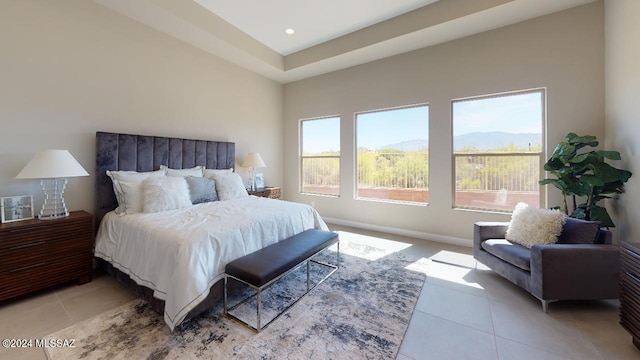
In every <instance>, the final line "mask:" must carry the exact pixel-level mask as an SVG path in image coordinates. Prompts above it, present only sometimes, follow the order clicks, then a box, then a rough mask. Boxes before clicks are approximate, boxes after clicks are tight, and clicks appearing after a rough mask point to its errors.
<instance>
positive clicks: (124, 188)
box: [113, 180, 143, 214]
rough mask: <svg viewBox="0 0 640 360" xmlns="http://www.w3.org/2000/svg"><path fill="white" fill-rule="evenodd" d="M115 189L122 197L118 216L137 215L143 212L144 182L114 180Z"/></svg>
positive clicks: (117, 211) (119, 201) (119, 199)
mask: <svg viewBox="0 0 640 360" xmlns="http://www.w3.org/2000/svg"><path fill="white" fill-rule="evenodd" d="M113 189H114V190H115V192H116V194H119V196H120V197H119V198H118V205H119V206H118V208H117V209H116V213H117V214H135V213H139V212H141V211H142V197H143V194H142V181H136V182H131V181H120V180H113ZM116 196H118V195H116Z"/></svg>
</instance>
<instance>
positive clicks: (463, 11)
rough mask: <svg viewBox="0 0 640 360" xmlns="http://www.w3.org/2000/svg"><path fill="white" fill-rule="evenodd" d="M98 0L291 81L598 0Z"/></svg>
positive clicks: (230, 58) (225, 56) (213, 51)
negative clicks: (289, 29) (290, 33)
mask: <svg viewBox="0 0 640 360" xmlns="http://www.w3.org/2000/svg"><path fill="white" fill-rule="evenodd" d="M93 1H94V2H96V3H98V4H101V5H102V6H105V7H107V8H110V9H112V10H114V11H117V12H119V13H121V14H123V15H125V16H128V17H130V18H132V19H134V20H136V21H138V22H140V23H143V24H145V25H147V26H150V27H152V28H154V29H156V30H158V31H161V32H164V33H166V34H168V35H170V36H173V37H174V38H177V39H179V40H181V41H184V42H186V43H188V44H191V45H193V46H196V47H198V48H200V49H202V50H204V51H207V52H209V53H211V54H214V55H216V56H218V57H221V58H223V59H226V60H228V61H230V62H233V63H234V64H237V65H239V66H241V67H244V68H247V69H249V70H251V71H254V72H256V73H259V74H261V75H263V76H266V77H268V78H271V79H273V80H275V81H278V82H281V83H288V82H292V81H297V80H300V79H304V78H308V77H311V76H316V75H320V74H324V73H328V72H332V71H336V70H340V69H344V68H347V67H351V66H355V65H359V64H363V63H366V62H371V61H374V60H378V59H382V58H385V57H389V56H393V55H397V54H401V53H405V52H408V51H412V50H416V49H420V48H424V47H428V46H432V45H436V44H440V43H443V42H446V41H451V40H455V39H458V38H461V37H465V36H469V35H473V34H477V33H480V32H484V31H488V30H492V29H496V28H499V27H503V26H507V25H511V24H514V23H517V22H521V21H525V20H528V19H532V18H535V17H538V16H543V15H547V14H550V13H553V12H557V11H561V10H565V9H568V8H571V7H575V6H580V5H583V4H586V3H590V2H594V1H596V0H392V1H390V0H269V1H265V0H233V1H230V0H191V1H189V0H180V1H175V0H135V1H131V0H93ZM287 28H293V29H294V30H295V34H293V35H287V34H285V29H287Z"/></svg>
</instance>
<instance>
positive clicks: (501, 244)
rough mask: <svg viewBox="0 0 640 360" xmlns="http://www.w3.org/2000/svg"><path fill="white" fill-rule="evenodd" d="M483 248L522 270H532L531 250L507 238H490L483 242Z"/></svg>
mask: <svg viewBox="0 0 640 360" xmlns="http://www.w3.org/2000/svg"><path fill="white" fill-rule="evenodd" d="M482 248H483V249H484V250H485V251H486V252H488V253H489V254H491V255H493V256H495V257H498V258H500V259H502V260H504V261H506V262H508V263H509V264H511V265H514V266H517V267H519V268H520V269H522V270H526V271H531V250H529V249H527V248H526V247H524V246H522V245H518V244H515V243H512V242H511V241H509V240H505V239H489V240H486V241H483V242H482Z"/></svg>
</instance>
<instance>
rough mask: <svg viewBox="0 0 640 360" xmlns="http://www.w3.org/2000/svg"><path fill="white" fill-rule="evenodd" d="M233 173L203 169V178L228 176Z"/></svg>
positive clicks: (226, 170) (230, 170) (225, 170)
mask: <svg viewBox="0 0 640 360" xmlns="http://www.w3.org/2000/svg"><path fill="white" fill-rule="evenodd" d="M232 172H233V168H231V169H204V177H208V178H212V177H214V176H215V175H218V174H229V173H232Z"/></svg>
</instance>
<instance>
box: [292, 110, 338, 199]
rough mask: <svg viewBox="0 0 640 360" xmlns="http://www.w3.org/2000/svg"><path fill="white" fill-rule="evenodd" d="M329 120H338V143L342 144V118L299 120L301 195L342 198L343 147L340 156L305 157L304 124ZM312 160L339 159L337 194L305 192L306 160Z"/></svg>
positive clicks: (299, 179) (299, 187) (336, 116)
mask: <svg viewBox="0 0 640 360" xmlns="http://www.w3.org/2000/svg"><path fill="white" fill-rule="evenodd" d="M328 119H338V143H339V144H341V141H342V131H341V127H342V118H341V117H340V115H326V116H319V117H312V118H304V119H300V120H298V149H299V153H298V169H299V170H298V182H299V184H298V193H299V194H301V195H312V196H326V197H332V198H339V197H340V193H341V182H340V176H341V171H340V170H341V167H342V164H341V162H342V149H341V148H342V145H340V150H339V151H338V153H339V155H337V156H336V155H325V156H323V155H313V156H304V126H303V124H304V122H306V121H318V120H328ZM305 158H307V159H310V158H326V159H332V158H336V159H338V191H337V194H327V193H315V192H308V191H304V159H305Z"/></svg>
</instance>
